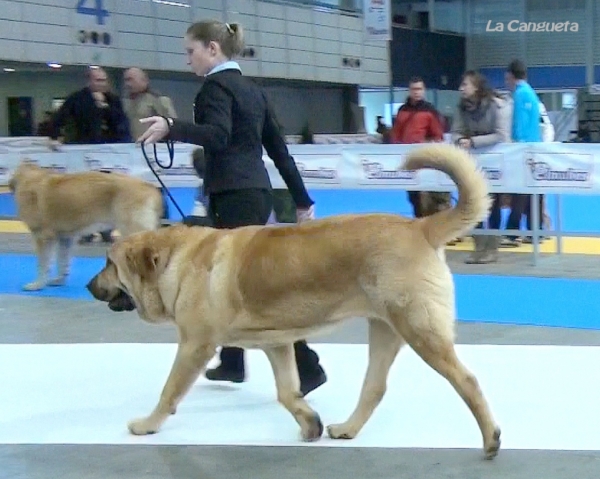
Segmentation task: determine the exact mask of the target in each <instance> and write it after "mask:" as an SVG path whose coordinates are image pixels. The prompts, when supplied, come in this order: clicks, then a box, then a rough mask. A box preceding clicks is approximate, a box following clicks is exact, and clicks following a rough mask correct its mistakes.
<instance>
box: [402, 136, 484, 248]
mask: <svg viewBox="0 0 600 479" xmlns="http://www.w3.org/2000/svg"><path fill="white" fill-rule="evenodd" d="M403 168H404V169H406V170H421V169H424V168H432V169H434V170H439V171H442V172H444V173H446V174H447V175H448V176H449V177H450V178H451V179H452V181H454V183H455V184H456V186H457V188H458V202H457V204H456V206H455V207H453V208H449V209H447V210H443V211H438V212H437V213H434V214H433V215H431V216H426V217H425V218H422V219H421V220H420V221H421V223H422V226H423V233H424V235H425V237H426V238H427V241H428V242H429V244H431V246H433V247H434V248H440V247H443V246H444V245H445V244H446V243H448V242H449V241H451V240H453V239H455V238H457V237H460V236H462V235H463V234H465V233H467V232H468V231H470V230H471V229H472V228H474V227H475V226H476V225H477V224H478V223H479V222H481V221H483V220H484V219H485V218H486V217H487V216H488V214H489V210H490V207H491V198H490V197H489V196H488V186H487V182H486V179H485V177H484V175H483V173H482V172H481V171H480V170H479V169H478V168H477V163H476V162H475V160H474V159H473V157H472V156H471V155H469V154H468V153H467V152H466V151H465V150H463V149H461V148H458V147H457V146H453V145H448V144H443V143H431V144H427V145H424V146H419V147H416V148H414V149H413V150H411V151H410V153H409V154H408V155H407V158H406V162H405V163H404V166H403Z"/></svg>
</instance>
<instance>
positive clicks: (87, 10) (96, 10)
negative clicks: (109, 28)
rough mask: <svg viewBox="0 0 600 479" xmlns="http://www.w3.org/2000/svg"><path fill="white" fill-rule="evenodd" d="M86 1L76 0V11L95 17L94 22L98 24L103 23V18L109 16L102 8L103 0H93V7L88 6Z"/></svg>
mask: <svg viewBox="0 0 600 479" xmlns="http://www.w3.org/2000/svg"><path fill="white" fill-rule="evenodd" d="M86 3H88V0H77V7H76V10H77V13H80V14H81V15H91V16H93V17H96V23H97V24H98V25H104V19H105V18H106V17H108V16H110V13H108V10H106V9H105V8H104V5H103V3H104V2H103V0H95V4H96V6H95V7H88V6H86Z"/></svg>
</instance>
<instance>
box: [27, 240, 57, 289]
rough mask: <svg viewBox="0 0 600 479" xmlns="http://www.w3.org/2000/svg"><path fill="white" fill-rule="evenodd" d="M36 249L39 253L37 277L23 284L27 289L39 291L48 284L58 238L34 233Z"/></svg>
mask: <svg viewBox="0 0 600 479" xmlns="http://www.w3.org/2000/svg"><path fill="white" fill-rule="evenodd" d="M33 236H34V242H35V250H36V254H37V278H36V280H35V281H32V282H31V283H27V284H26V285H25V286H23V289H24V290H25V291H39V290H40V289H44V288H45V287H46V286H47V284H48V274H49V272H50V258H51V256H52V252H53V250H54V246H55V243H56V240H55V238H54V237H52V236H48V235H46V234H44V233H34V234H33Z"/></svg>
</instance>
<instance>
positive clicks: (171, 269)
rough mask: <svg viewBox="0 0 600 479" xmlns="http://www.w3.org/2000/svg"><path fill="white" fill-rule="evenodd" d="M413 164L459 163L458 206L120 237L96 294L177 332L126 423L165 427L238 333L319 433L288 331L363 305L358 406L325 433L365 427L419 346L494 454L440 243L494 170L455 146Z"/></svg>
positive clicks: (298, 415)
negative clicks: (153, 398)
mask: <svg viewBox="0 0 600 479" xmlns="http://www.w3.org/2000/svg"><path fill="white" fill-rule="evenodd" d="M404 167H405V168H407V169H411V170H412V169H421V168H435V169H438V170H442V171H444V172H446V173H447V174H449V176H450V177H451V178H452V179H453V180H454V181H455V182H456V184H457V185H458V189H459V194H460V199H459V201H458V203H457V205H456V208H452V209H448V210H444V211H440V212H438V213H435V214H434V215H432V216H428V217H426V218H423V219H418V220H409V219H406V218H401V217H398V216H395V215H390V214H368V215H345V216H337V217H331V218H327V219H322V220H316V221H311V222H308V223H304V224H302V225H294V226H286V227H275V228H274V227H243V228H238V229H235V230H215V229H211V228H201V227H196V228H187V227H182V226H175V227H171V228H166V229H163V230H160V231H157V232H149V233H141V234H136V235H133V236H131V237H130V238H127V239H125V240H123V241H122V242H121V243H119V244H116V245H113V246H112V247H111V248H110V250H109V252H108V259H107V263H106V266H105V267H104V268H103V269H102V271H101V272H100V273H98V274H97V275H96V276H95V277H94V278H93V279H92V280H91V281H90V283H89V284H88V289H89V290H90V292H91V293H92V295H93V296H94V297H95V298H96V299H98V300H100V301H106V302H108V303H109V306H110V307H111V308H112V309H115V310H124V309H129V310H132V309H137V312H138V315H139V316H140V317H141V318H142V319H144V320H146V321H148V322H150V323H161V322H172V323H174V324H175V325H176V326H177V328H178V331H179V347H178V351H177V356H176V359H175V363H174V364H173V367H172V370H171V373H170V375H169V377H168V379H167V382H166V385H165V387H164V389H163V391H162V394H161V396H160V400H159V402H158V405H157V406H156V408H155V409H154V411H153V412H152V413H151V414H150V415H149V416H148V417H144V418H142V419H136V420H133V421H132V422H130V423H129V430H130V431H131V432H132V433H133V434H150V433H155V432H157V431H158V430H159V428H160V426H161V425H162V424H163V422H164V421H165V420H166V419H167V417H168V416H169V414H174V413H175V411H176V408H177V405H178V403H179V402H180V401H181V400H182V398H183V397H184V395H185V394H186V393H187V391H188V389H189V388H190V386H191V385H192V384H193V383H194V381H195V380H196V379H197V377H198V375H199V374H200V372H201V371H202V370H203V368H204V367H205V365H206V364H207V362H208V361H209V360H210V359H211V358H212V356H213V355H214V353H215V349H216V347H217V346H218V345H229V346H241V347H245V348H260V349H263V350H264V351H265V353H266V354H267V356H268V358H269V360H270V362H271V365H272V367H273V372H274V375H275V381H276V386H277V394H278V400H279V401H280V402H281V404H283V406H285V408H286V409H287V410H288V411H289V412H290V413H291V414H292V416H293V417H294V418H295V420H296V421H297V422H298V424H299V425H300V428H301V432H302V436H303V438H304V439H305V440H315V439H318V438H319V437H320V436H321V435H322V432H323V426H322V423H321V420H320V418H319V415H318V414H317V413H316V412H315V411H314V410H312V409H311V408H310V407H309V406H308V404H307V403H306V401H305V400H304V399H303V397H302V396H301V395H300V393H299V384H300V383H299V378H298V371H297V368H296V364H295V361H294V349H293V346H292V343H293V342H294V341H297V340H299V339H303V338H307V337H308V338H309V337H311V336H313V335H314V334H316V333H319V332H322V331H324V330H328V329H331V328H332V327H335V326H336V325H337V324H338V323H340V322H341V321H343V320H345V319H346V318H351V317H357V316H358V317H365V318H367V319H368V322H369V365H368V369H367V373H366V377H365V380H364V385H363V389H362V392H361V395H360V399H359V401H358V405H357V407H356V409H355V411H354V412H353V413H352V415H351V416H350V418H349V419H348V420H347V421H346V422H345V423H343V424H336V425H331V426H329V427H328V434H329V436H330V437H332V438H345V439H350V438H354V437H355V436H356V435H357V434H358V433H359V431H360V430H361V428H362V427H363V426H364V424H365V423H366V422H367V420H368V419H369V418H370V416H371V414H372V413H373V411H374V410H375V408H376V407H377V405H378V404H379V402H380V401H381V399H382V398H383V395H384V393H385V390H386V381H387V376H388V371H389V369H390V367H391V365H392V363H393V361H394V358H395V357H396V355H397V354H398V351H399V350H400V348H401V347H402V346H403V345H404V344H409V345H410V346H411V347H412V348H413V349H414V350H415V351H416V352H417V354H419V355H420V357H421V358H423V360H424V361H426V362H427V364H429V365H430V366H431V367H432V368H433V369H435V370H436V371H437V372H438V373H439V374H441V375H442V376H443V377H445V378H446V379H447V380H448V381H449V382H450V383H451V384H452V386H453V387H454V388H455V390H456V391H457V392H458V394H460V396H461V397H462V398H463V399H464V401H465V402H466V404H467V405H468V407H469V408H470V410H471V412H472V413H473V415H474V417H475V419H476V420H477V423H478V425H479V428H480V430H481V434H482V435H483V448H484V452H485V457H487V458H490V459H491V458H493V457H495V456H496V454H497V453H498V450H499V448H500V428H499V427H498V426H497V425H496V423H495V421H494V419H493V417H492V414H491V412H490V409H489V407H488V404H487V402H486V400H485V398H484V396H483V394H482V392H481V390H480V388H479V385H478V381H477V379H476V378H475V376H474V375H473V374H472V373H471V372H469V371H468V370H467V369H466V367H465V366H464V365H463V364H462V363H461V361H460V360H459V358H458V357H457V355H456V353H455V349H454V338H455V331H454V321H455V317H454V311H455V305H454V287H453V280H452V275H451V273H450V269H449V268H448V266H447V264H446V262H445V256H444V252H443V248H444V245H445V244H446V243H447V242H448V241H449V240H451V239H453V238H455V237H457V236H460V235H462V234H464V233H466V232H467V231H469V230H470V229H471V228H473V227H474V226H475V225H476V224H477V223H478V222H479V221H481V220H483V219H484V218H485V217H486V215H487V212H488V209H489V207H490V202H489V199H488V196H487V187H486V181H485V179H484V177H483V176H482V175H481V174H480V172H479V171H478V170H477V168H476V165H475V163H474V161H473V160H472V159H471V157H470V156H469V155H468V154H467V153H465V152H463V151H462V150H459V149H458V148H456V147H454V146H450V145H440V144H437V145H428V146H423V147H418V148H415V149H413V150H412V151H411V153H410V154H409V155H408V159H407V162H406V164H405V165H404ZM411 387H418V385H412V386H411ZM399 434H401V432H399Z"/></svg>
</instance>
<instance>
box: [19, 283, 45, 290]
mask: <svg viewBox="0 0 600 479" xmlns="http://www.w3.org/2000/svg"><path fill="white" fill-rule="evenodd" d="M45 286H46V285H45V284H44V283H42V282H41V281H32V282H31V283H27V284H26V285H25V286H23V291H39V290H41V289H44V287H45Z"/></svg>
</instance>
